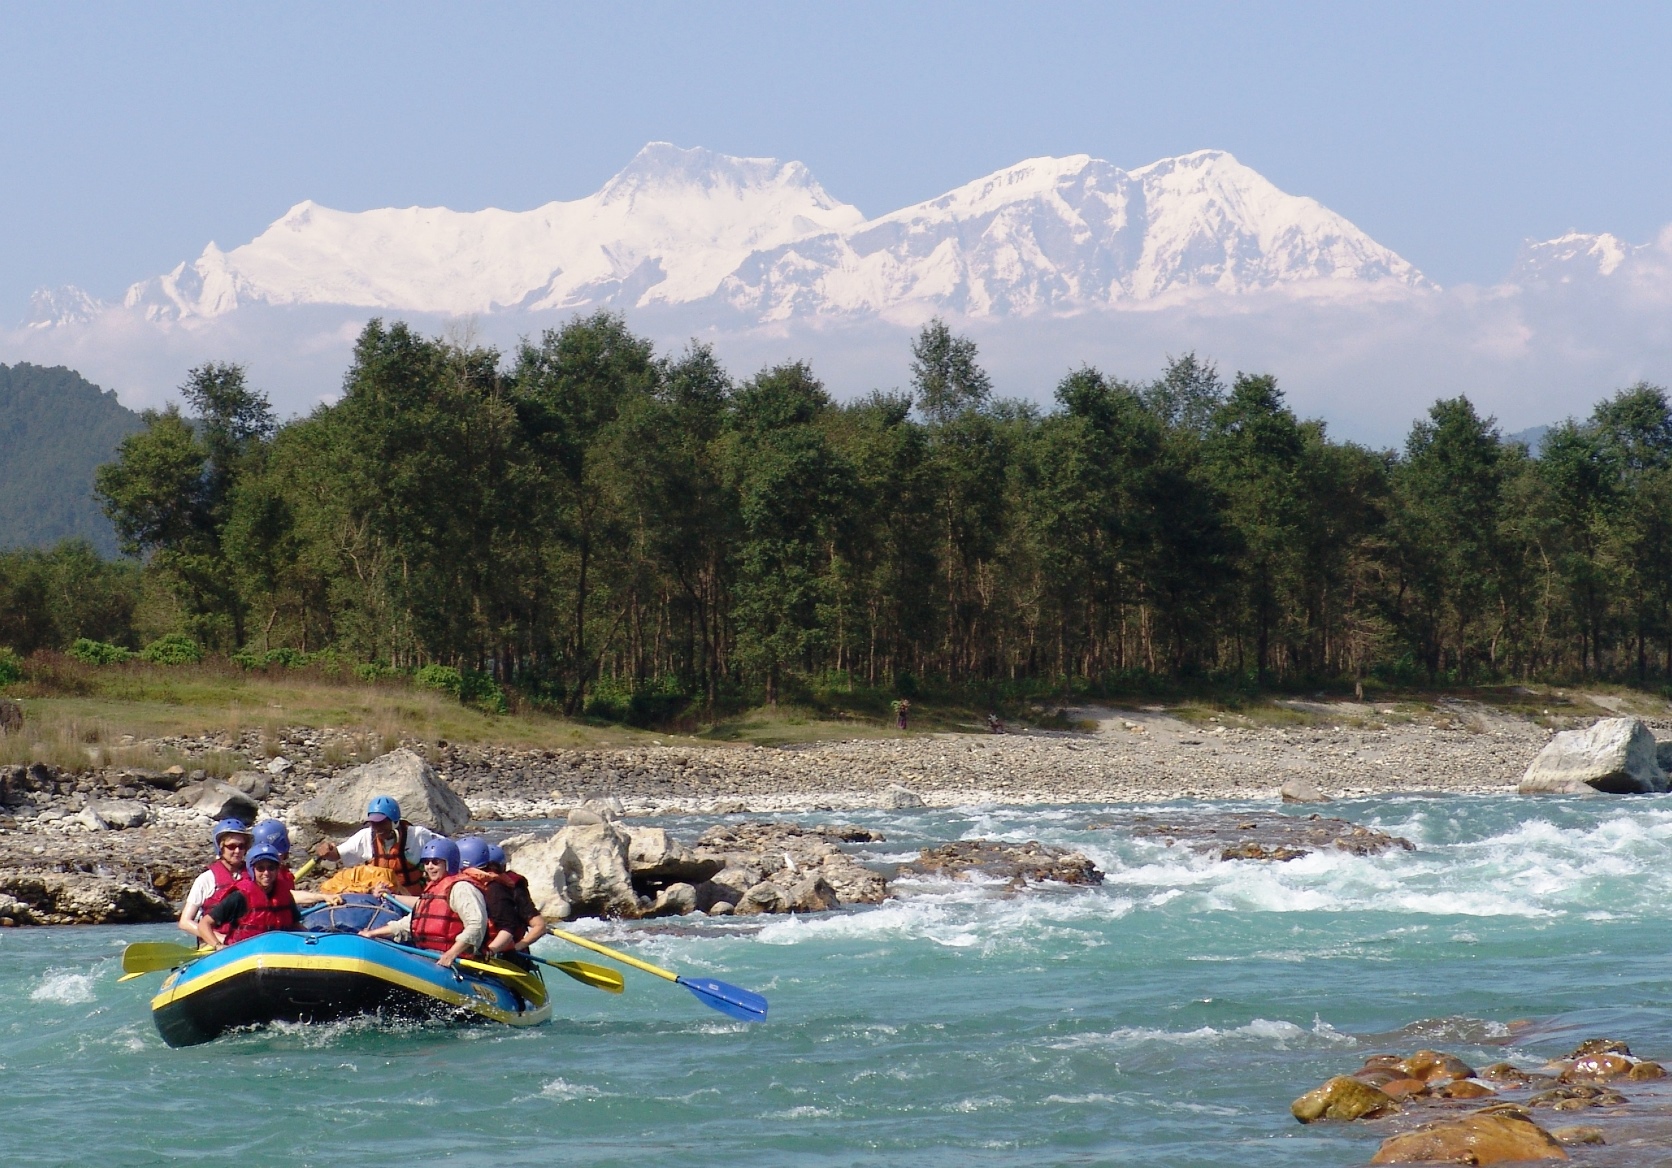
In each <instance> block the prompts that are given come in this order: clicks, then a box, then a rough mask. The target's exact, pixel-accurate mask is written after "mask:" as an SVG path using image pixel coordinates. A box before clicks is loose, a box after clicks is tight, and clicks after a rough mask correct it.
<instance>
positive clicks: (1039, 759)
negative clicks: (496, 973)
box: [0, 703, 1672, 924]
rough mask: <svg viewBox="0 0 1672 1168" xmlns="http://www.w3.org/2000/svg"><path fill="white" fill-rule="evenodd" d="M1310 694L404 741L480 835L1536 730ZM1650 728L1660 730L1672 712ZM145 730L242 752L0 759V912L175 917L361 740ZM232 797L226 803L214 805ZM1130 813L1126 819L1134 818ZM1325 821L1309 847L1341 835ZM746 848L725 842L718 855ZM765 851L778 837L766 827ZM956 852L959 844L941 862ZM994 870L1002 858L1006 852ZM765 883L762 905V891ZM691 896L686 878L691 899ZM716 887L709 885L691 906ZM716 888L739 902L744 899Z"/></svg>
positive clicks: (1300, 784) (895, 803)
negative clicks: (198, 882) (1201, 706)
mask: <svg viewBox="0 0 1672 1168" xmlns="http://www.w3.org/2000/svg"><path fill="white" fill-rule="evenodd" d="M1319 708H1320V709H1322V710H1327V711H1328V713H1329V715H1330V716H1332V717H1333V718H1336V719H1338V721H1337V722H1334V723H1331V724H1315V725H1309V726H1299V727H1260V726H1251V725H1239V724H1230V723H1229V721H1225V722H1221V723H1220V724H1215V723H1213V722H1211V721H1210V722H1209V723H1207V724H1205V725H1204V724H1197V723H1189V722H1185V721H1181V720H1179V719H1177V718H1174V717H1171V716H1169V715H1167V714H1166V713H1164V712H1161V711H1154V710H1144V711H1112V710H1106V709H1085V710H1074V711H1071V714H1072V715H1073V721H1074V723H1075V724H1078V725H1081V726H1084V727H1086V729H1084V730H1082V731H1078V732H1052V731H1034V732H1027V733H1018V734H994V735H969V734H925V735H911V736H906V737H899V738H883V739H856V740H850V741H839V742H821V743H814V744H803V745H793V746H785V747H781V748H763V747H752V746H729V745H708V744H702V743H698V742H696V741H695V740H689V739H671V738H670V739H666V740H657V741H655V742H653V743H652V744H650V745H648V746H641V747H634V748H626V749H618V750H576V751H564V750H517V749H511V748H501V747H459V746H453V745H450V744H447V743H436V744H430V745H428V746H424V747H421V749H423V750H424V751H425V753H426V756H427V757H428V760H429V761H430V763H431V764H432V765H433V766H434V769H435V772H436V774H437V775H438V777H439V778H440V779H441V780H442V781H443V782H444V783H445V784H446V786H447V787H448V788H450V789H451V790H452V791H453V792H455V793H456V794H457V795H458V796H460V797H461V798H462V799H463V800H464V803H466V804H468V811H469V813H470V816H471V819H472V821H473V822H475V823H477V824H479V825H487V827H488V829H489V830H490V832H491V831H492V825H494V824H495V823H504V822H507V821H519V820H529V819H560V820H561V819H563V818H565V817H567V816H568V815H570V813H571V812H573V811H575V809H577V808H582V809H584V808H589V807H590V808H600V807H601V808H603V809H604V810H605V814H604V816H603V818H605V819H613V820H631V819H633V818H635V817H640V816H646V815H671V814H687V815H694V816H700V817H714V818H715V819H716V820H720V819H721V818H723V817H735V816H738V815H753V816H770V817H783V816H793V815H795V814H797V813H805V812H809V811H821V812H830V811H835V812H840V811H843V810H857V809H865V808H879V807H881V808H894V809H902V808H912V807H918V806H929V807H937V806H947V807H950V806H969V805H980V804H992V803H1002V804H1020V805H1036V804H1053V805H1060V804H1077V803H1106V802H1131V803H1143V802H1159V801H1168V800H1265V799H1274V798H1275V797H1276V794H1277V791H1278V789H1279V787H1283V788H1284V789H1285V791H1286V792H1288V791H1301V792H1312V791H1316V792H1317V793H1318V794H1319V795H1320V796H1321V797H1323V798H1326V799H1327V798H1341V797H1353V796H1362V795H1374V794H1390V793H1432V794H1436V795H1442V794H1459V793H1483V792H1504V793H1508V792H1511V791H1513V790H1514V789H1515V786H1516V783H1517V782H1518V780H1519V779H1520V778H1521V776H1522V774H1523V772H1524V771H1525V770H1526V768H1527V766H1528V764H1529V762H1530V761H1531V760H1532V759H1533V758H1534V757H1535V756H1536V755H1538V754H1539V752H1540V751H1541V750H1542V749H1543V748H1544V747H1545V746H1546V745H1547V744H1548V743H1549V741H1550V739H1551V735H1552V733H1553V732H1552V731H1551V730H1549V729H1547V728H1545V727H1544V726H1540V725H1538V724H1536V723H1535V722H1533V721H1531V720H1529V719H1525V718H1519V717H1508V716H1502V715H1500V714H1497V713H1495V712H1493V711H1492V710H1490V709H1488V708H1486V707H1484V706H1472V705H1465V704H1462V703H1452V704H1450V705H1447V706H1442V707H1441V708H1440V709H1439V710H1438V711H1437V712H1435V713H1434V714H1433V715H1432V716H1425V717H1422V718H1407V719H1405V720H1400V719H1399V718H1395V717H1392V716H1391V715H1392V711H1389V710H1380V711H1379V710H1377V708H1375V707H1372V706H1361V705H1354V704H1351V703H1337V704H1334V705H1331V706H1327V707H1326V706H1321V705H1320V707H1319ZM1650 725H1651V726H1654V727H1657V728H1660V729H1662V730H1663V731H1665V732H1672V721H1667V722H1652V723H1650ZM1093 726H1095V729H1092V728H1091V727H1093ZM155 745H158V746H160V747H164V748H167V749H170V750H172V751H174V752H175V753H177V754H178V755H180V756H182V757H185V758H187V759H191V760H196V759H200V758H201V759H203V760H204V761H205V762H207V761H209V760H210V759H221V760H224V759H225V758H227V757H228V756H232V757H235V758H239V759H242V760H244V761H245V762H246V764H247V769H244V770H241V771H239V772H238V773H236V774H235V775H234V776H229V777H230V778H232V779H234V782H233V783H232V784H230V785H228V784H226V782H225V780H224V779H217V778H215V777H214V776H212V775H210V774H208V773H206V772H205V771H204V770H199V769H188V768H187V767H174V768H171V770H170V771H168V772H161V773H157V772H149V771H143V770H135V769H131V768H129V769H106V770H102V771H87V772H81V773H69V772H62V771H58V770H56V769H54V768H50V767H46V766H43V765H40V764H35V765H33V766H30V767H11V768H0V924H3V923H6V922H8V921H9V922H11V923H44V924H50V923H84V922H90V921H127V920H141V919H163V918H164V917H166V916H168V915H171V914H172V911H173V910H172V908H171V907H170V904H171V902H174V903H177V902H178V900H179V898H180V897H181V896H183V895H184V892H185V889H186V886H187V885H188V883H189V881H190V879H191V877H192V876H193V875H194V874H195V873H196V872H197V871H199V870H200V868H201V865H202V864H203V863H204V862H205V859H206V855H205V853H206V847H205V845H204V842H203V832H204V831H205V829H206V827H207V825H208V823H209V821H210V819H211V818H212V817H213V816H214V815H217V814H219V813H221V812H222V811H224V810H227V809H231V808H235V807H236V808H238V809H240V810H242V811H243V813H254V812H256V811H259V813H260V814H261V815H264V816H277V817H281V818H286V819H290V820H293V821H294V820H295V818H296V815H297V811H298V809H299V808H300V807H301V805H302V804H304V803H305V802H306V801H308V800H310V799H313V798H315V797H316V796H317V795H318V794H319V793H320V792H321V791H323V790H325V789H327V788H328V787H329V786H330V784H332V783H333V782H335V781H336V780H337V778H338V777H339V776H341V775H342V774H343V773H344V772H345V771H346V770H348V769H349V767H348V762H351V761H352V759H351V758H349V757H348V751H349V749H350V748H351V747H352V746H356V745H358V740H357V739H356V738H355V737H354V736H352V735H350V734H347V733H341V734H339V733H337V732H333V731H319V730H313V729H306V728H299V729H295V730H291V731H287V732H284V733H281V734H280V735H278V736H277V737H276V738H274V737H271V736H268V737H263V736H261V735H259V734H257V733H255V732H246V733H244V734H242V735H240V736H232V735H216V736H204V737H201V738H176V739H165V740H159V741H158V742H157V743H156V744H155ZM415 745H416V744H415ZM223 765H224V763H223ZM1305 797H1311V796H1310V795H1309V794H1308V795H1307V796H1305ZM237 798H242V799H243V802H242V803H236V802H228V800H229V799H231V800H236V799H237ZM779 826H780V827H782V826H783V825H779ZM1161 826H1166V825H1161ZM1278 826H1279V827H1282V826H1283V825H1282V823H1279V824H1278ZM1125 827H1127V828H1129V829H1136V830H1142V828H1141V825H1138V824H1127V825H1125ZM1347 827H1348V828H1350V827H1351V825H1347ZM734 830H735V829H734ZM500 834H503V833H502V832H501V833H500ZM1195 834H1196V835H1197V836H1199V837H1200V838H1202V839H1204V840H1208V842H1210V843H1213V844H1215V845H1218V844H1221V843H1223V844H1225V845H1227V846H1232V847H1235V846H1242V845H1245V844H1246V845H1248V846H1249V850H1246V851H1244V852H1243V853H1241V854H1239V855H1230V854H1227V855H1226V858H1247V859H1275V860H1282V859H1287V858H1291V857H1292V856H1293V855H1298V854H1301V851H1302V850H1304V847H1303V846H1302V845H1300V844H1297V842H1296V841H1295V840H1293V839H1289V838H1287V837H1285V838H1284V839H1277V838H1276V837H1275V836H1272V835H1271V834H1270V832H1269V831H1268V832H1266V833H1265V834H1262V833H1261V832H1258V831H1248V832H1244V833H1243V837H1241V838H1239V839H1238V840H1227V839H1223V838H1222V837H1220V836H1218V835H1216V834H1215V832H1214V831H1208V830H1203V831H1198V832H1196V833H1195ZM1339 835H1340V833H1339V832H1337V834H1336V836H1332V837H1331V838H1330V839H1327V840H1320V841H1314V843H1313V844H1311V845H1307V846H1319V844H1320V843H1321V845H1322V846H1345V845H1343V844H1341V843H1340V842H1339V839H1338V837H1339ZM693 842H694V843H696V844H698V846H699V848H701V847H709V848H710V850H711V851H713V850H715V849H716V847H718V845H717V844H715V841H709V842H708V843H706V844H705V843H703V842H702V841H693ZM947 842H948V844H953V843H956V842H957V841H947ZM1401 842H1402V841H1401ZM736 843H737V841H732V844H733V845H735V844H736ZM824 843H825V844H826V845H829V844H830V841H828V840H826V841H824ZM727 846H731V845H727ZM831 846H835V845H831ZM764 847H765V846H764V845H762V846H761V847H756V848H755V851H756V852H757V853H760V852H762V850H763V848H764ZM1297 849H1299V850H1297ZM720 850H721V851H723V850H724V849H723V848H722V849H720ZM745 850H746V849H743V848H742V847H741V846H736V847H733V851H732V852H728V853H726V854H737V855H742V854H743V853H744V851H745ZM765 850H766V851H771V852H775V853H782V852H785V851H789V852H791V854H792V855H793V852H794V849H786V848H784V847H783V846H782V840H774V841H773V842H772V844H771V846H770V848H765ZM716 854H719V853H718V852H717V853H716ZM988 859H989V860H992V859H993V857H988ZM956 861H957V856H956V855H949V856H947V857H946V858H945V862H947V863H955V862H956ZM920 863H922V864H933V863H934V861H932V860H930V859H928V858H925V859H924V860H923V861H921V862H920ZM1006 863H1010V864H1011V866H1012V867H1013V868H1015V867H1017V864H1018V863H1020V862H1019V861H1015V858H1014V857H1012V858H1011V860H1009V861H1006ZM822 864H823V861H822V860H820V861H819V862H818V865H816V866H822ZM756 866H757V867H760V868H762V871H761V872H760V877H761V879H759V880H757V881H756V882H755V883H762V882H767V883H770V881H766V877H767V876H770V875H771V874H772V871H773V869H772V865H771V864H770V863H765V864H763V865H756ZM1025 867H1026V865H1025V864H1020V868H1025ZM1020 868H1018V870H1020ZM995 870H1006V869H1005V864H1003V863H1000V864H998V865H997V869H995ZM885 875H886V874H885ZM1003 878H1008V877H1003ZM658 881H660V883H658ZM641 883H646V890H645V891H641V892H640V893H639V894H638V895H640V896H646V895H648V896H649V898H650V900H651V901H652V903H654V901H655V898H656V897H657V896H658V895H660V894H661V893H662V892H663V891H664V889H665V888H666V886H667V885H668V884H669V883H674V884H679V883H683V884H687V885H689V886H690V887H691V888H693V889H695V888H696V887H697V886H698V883H700V882H697V883H693V882H691V881H689V880H684V881H679V880H674V881H665V880H661V878H660V877H654V876H653V877H648V878H646V880H645V881H641ZM725 889H726V891H725V892H724V893H723V894H722V896H732V895H735V896H737V897H739V898H741V897H744V896H746V895H747V893H748V892H749V888H739V887H736V886H735V885H733V884H728V885H726V886H725ZM780 891H782V892H784V893H785V894H786V896H787V894H788V892H789V890H788V889H780ZM814 891H815V892H816V890H814ZM762 896H763V897H766V898H767V901H768V903H769V904H776V902H775V901H773V900H772V898H771V896H770V894H768V893H766V892H764V891H763V893H762ZM787 899H788V902H789V903H800V904H803V905H809V906H810V905H813V904H816V903H820V902H821V899H822V894H818V895H814V894H812V893H809V894H808V895H807V896H801V897H799V898H797V897H788V896H787ZM703 900H704V894H702V893H698V894H697V895H696V903H699V904H700V903H701V902H702V901H703ZM838 902H843V898H841V897H838ZM845 902H846V903H855V902H856V901H854V900H853V899H852V898H851V897H850V898H848V899H846V901H845ZM857 902H866V901H864V900H863V898H862V899H861V900H860V901H857ZM623 903H624V902H623ZM685 903H686V894H685V893H684V892H683V891H676V892H675V893H674V900H673V901H672V902H667V901H664V907H667V905H668V904H677V905H684V904H685ZM713 903H719V901H711V902H710V903H709V904H707V905H704V906H703V908H702V911H707V909H708V908H711V907H712V905H713ZM726 903H730V904H731V905H732V907H733V908H734V909H736V908H738V907H739V905H740V904H741V903H742V901H741V900H740V899H733V900H730V901H727V902H726ZM764 911H781V909H774V908H771V907H768V908H766V909H765V910H764Z"/></svg>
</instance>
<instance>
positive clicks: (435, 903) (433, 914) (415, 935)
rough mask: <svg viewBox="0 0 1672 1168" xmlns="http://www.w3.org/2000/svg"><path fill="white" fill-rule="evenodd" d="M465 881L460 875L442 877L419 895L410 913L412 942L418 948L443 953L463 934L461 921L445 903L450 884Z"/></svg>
mask: <svg viewBox="0 0 1672 1168" xmlns="http://www.w3.org/2000/svg"><path fill="white" fill-rule="evenodd" d="M464 878H465V877H464V873H462V872H460V873H457V874H455V875H452V876H443V877H442V878H441V879H440V880H437V881H436V882H435V883H434V884H431V885H430V886H429V887H428V888H426V889H424V891H423V892H422V893H420V894H419V896H418V905H417V907H416V908H414V909H413V910H412V943H413V944H414V945H416V946H417V947H418V948H420V949H433V950H434V951H435V952H437V953H445V952H447V950H449V949H451V948H452V947H453V942H455V941H457V940H458V939H459V937H460V936H461V935H462V934H463V933H464V919H463V918H462V917H460V916H459V914H458V913H456V912H454V911H453V906H452V905H450V904H448V903H447V896H448V894H449V893H451V892H452V891H453V885H455V884H457V883H458V882H459V881H460V880H463V879H464Z"/></svg>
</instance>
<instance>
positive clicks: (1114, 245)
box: [723, 150, 1427, 319]
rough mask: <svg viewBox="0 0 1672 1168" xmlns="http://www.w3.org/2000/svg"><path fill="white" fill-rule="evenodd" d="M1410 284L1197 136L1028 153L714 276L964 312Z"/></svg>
mask: <svg viewBox="0 0 1672 1168" xmlns="http://www.w3.org/2000/svg"><path fill="white" fill-rule="evenodd" d="M1326 282H1327V283H1331V284H1334V285H1336V286H1337V287H1342V288H1346V287H1348V286H1351V287H1354V288H1363V287H1365V286H1367V285H1375V284H1384V283H1391V284H1396V285H1400V286H1404V287H1413V288H1415V287H1425V286H1427V281H1425V280H1424V279H1423V277H1422V274H1421V273H1420V272H1418V271H1417V270H1416V268H1414V267H1412V266H1411V264H1409V263H1407V262H1406V261H1405V260H1403V259H1401V258H1400V257H1399V256H1398V255H1396V254H1394V253H1393V252H1392V251H1389V250H1388V249H1387V248H1385V247H1383V246H1382V245H1381V244H1379V243H1377V242H1376V241H1375V240H1373V239H1371V238H1370V237H1369V236H1368V235H1366V234H1365V233H1364V232H1362V231H1360V230H1359V229H1358V228H1357V227H1354V226H1353V225H1352V224H1351V223H1350V222H1348V221H1347V220H1346V219H1344V218H1342V217H1341V216H1340V215H1337V214H1335V213H1334V212H1332V211H1330V210H1328V209H1327V208H1325V207H1323V206H1322V205H1320V204H1319V203H1317V202H1316V201H1314V200H1312V199H1307V198H1301V197H1299V196H1296V195H1289V194H1285V193H1284V192H1283V191H1280V190H1278V189H1277V187H1275V186H1273V185H1272V184H1271V183H1270V182H1268V181H1267V180H1266V179H1264V178H1263V177H1261V176H1260V175H1259V174H1258V173H1257V172H1255V171H1253V170H1251V169H1250V168H1248V167H1246V166H1244V165H1243V164H1242V163H1240V162H1238V161H1237V160H1236V159H1235V158H1233V157H1232V156H1231V155H1229V154H1226V153H1224V152H1223V151H1218V150H1201V151H1197V152H1196V153H1194V154H1186V155H1184V156H1182V157H1180V158H1168V159H1163V160H1162V161H1160V162H1156V163H1152V164H1151V165H1149V166H1145V167H1142V168H1140V169H1138V170H1134V171H1124V170H1121V169H1120V168H1119V167H1117V166H1114V165H1112V164H1110V163H1108V162H1104V161H1102V160H1101V159H1096V158H1091V157H1089V156H1088V155H1084V154H1078V155H1074V156H1071V157H1068V158H1033V159H1029V160H1028V161H1026V162H1022V163H1019V164H1017V165H1016V166H1012V167H1008V168H1007V169H1005V170H1001V171H999V172H997V173H996V174H991V175H988V176H987V177H986V178H983V179H979V180H977V181H975V182H973V183H969V184H968V185H966V186H962V187H959V188H958V189H957V190H955V191H951V192H949V193H947V194H945V195H942V196H941V197H939V198H937V199H931V200H930V201H928V202H926V203H919V204H917V205H916V206H914V207H907V208H905V209H904V210H901V211H895V212H893V213H892V214H889V215H884V216H882V217H881V218H878V219H874V220H872V221H870V222H868V223H865V224H863V225H862V226H860V227H859V228H857V229H853V230H848V231H840V232H826V233H824V234H822V235H818V236H814V237H811V238H808V239H803V240H797V241H793V242H790V243H786V244H784V245H782V246H780V247H778V248H775V249H771V250H764V251H761V252H759V253H757V254H756V255H754V256H751V257H750V258H749V259H748V260H747V261H746V262H745V263H744V264H743V265H742V267H740V268H739V270H738V271H737V272H736V273H734V274H733V275H732V276H729V277H728V278H727V279H726V281H725V282H724V285H723V294H724V295H725V297H726V298H727V299H728V300H729V301H730V302H731V303H733V304H734V305H736V306H737V307H739V308H743V309H745V310H746V311H749V312H751V313H753V314H758V315H759V316H761V317H764V318H766V319H785V318H789V317H793V316H798V315H802V314H806V313H829V312H840V313H866V312H887V311H889V310H890V309H894V308H898V307H900V306H902V305H910V304H921V305H924V306H926V307H929V308H933V309H935V310H937V311H953V312H958V313H962V314H965V315H969V316H1003V315H1014V314H1028V313H1032V312H1038V311H1044V310H1053V309H1059V310H1060V309H1078V308H1086V307H1092V306H1098V305H1114V306H1123V305H1130V304H1135V303H1139V302H1143V301H1152V300H1157V299H1160V298H1163V297H1167V296H1169V294H1175V293H1180V292H1189V291H1195V290H1203V289H1211V290H1214V291H1218V292H1226V293H1240V292H1249V291H1254V290H1257V289H1264V288H1271V287H1275V286H1279V285H1302V284H1311V285H1316V284H1319V283H1326Z"/></svg>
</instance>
